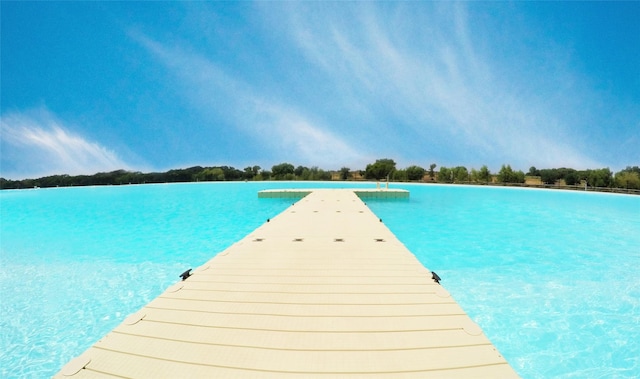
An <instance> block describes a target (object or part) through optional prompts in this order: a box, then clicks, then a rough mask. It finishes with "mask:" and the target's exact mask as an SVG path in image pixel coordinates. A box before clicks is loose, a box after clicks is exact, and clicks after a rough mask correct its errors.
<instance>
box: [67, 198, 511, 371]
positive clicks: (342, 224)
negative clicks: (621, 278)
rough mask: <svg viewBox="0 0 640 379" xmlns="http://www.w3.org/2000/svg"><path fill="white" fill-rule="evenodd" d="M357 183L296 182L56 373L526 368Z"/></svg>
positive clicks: (481, 369) (506, 369)
mask: <svg viewBox="0 0 640 379" xmlns="http://www.w3.org/2000/svg"><path fill="white" fill-rule="evenodd" d="M354 191H358V190H333V189H322V190H310V191H307V192H305V193H302V192H299V191H298V192H296V191H292V192H291V193H293V192H296V193H297V194H296V196H291V197H298V198H300V197H302V196H304V197H302V199H299V200H297V201H296V202H295V203H294V204H293V205H292V206H291V207H289V208H288V209H286V210H285V211H284V212H282V213H281V214H279V215H277V216H276V217H274V218H273V219H271V220H268V222H265V223H264V224H263V225H262V226H260V227H259V228H258V229H256V230H255V231H254V232H252V233H251V234H249V235H248V236H247V237H245V238H244V239H242V240H240V241H238V242H237V243H235V244H234V245H232V246H231V247H229V248H228V249H226V250H224V251H222V252H220V253H219V254H217V255H216V256H215V257H214V258H213V259H211V260H210V261H209V262H207V263H205V264H204V265H203V266H201V267H199V268H197V269H195V270H194V271H193V273H192V275H191V276H189V277H188V278H186V280H184V281H180V282H178V283H177V284H175V285H174V286H172V287H170V288H169V289H167V291H166V292H164V293H163V294H161V295H160V296H159V297H158V298H156V299H155V300H153V301H151V302H150V303H149V304H148V305H147V306H145V307H144V308H142V309H141V310H140V311H138V312H137V313H135V314H133V315H131V316H130V317H128V318H127V319H126V320H125V321H124V322H123V323H122V324H121V325H120V326H118V327H117V328H115V329H114V330H113V331H111V332H110V333H109V334H107V335H106V336H105V337H103V338H102V339H101V340H100V341H98V342H97V343H96V344H95V345H94V346H92V347H91V348H89V349H88V350H87V351H86V352H85V353H83V354H82V355H81V356H79V357H78V358H76V359H74V360H72V361H71V362H69V363H68V364H67V365H66V366H65V367H63V368H62V370H61V371H60V372H59V373H58V374H57V375H56V376H55V377H56V378H64V377H73V378H114V377H119V378H278V379H280V378H324V379H328V378H426V377H432V378H479V377H486V378H511V377H517V374H516V373H515V371H514V370H513V369H512V368H511V366H510V365H509V364H508V363H507V361H506V360H505V359H504V358H503V357H502V356H501V355H500V353H499V352H498V351H497V349H496V348H495V347H494V346H493V345H492V344H491V342H490V341H489V340H488V339H487V338H486V337H485V336H484V334H483V333H482V330H481V329H480V327H479V326H478V325H476V324H475V323H474V322H473V321H472V320H471V319H470V318H469V317H468V316H467V315H466V314H465V312H464V311H463V310H462V309H461V308H460V306H459V305H458V304H456V302H455V301H454V300H453V299H452V298H451V296H450V295H449V293H448V292H447V291H446V290H445V289H444V288H443V287H442V286H440V285H439V284H437V283H435V281H434V280H433V279H432V273H431V272H430V271H429V270H427V269H426V268H425V267H424V266H422V264H420V262H419V261H418V260H417V259H416V258H415V256H414V255H413V254H412V253H411V252H410V251H409V250H408V249H407V248H406V247H405V246H404V245H403V244H402V243H401V242H400V241H399V240H398V239H397V238H396V237H395V236H394V235H393V233H391V231H390V230H389V229H388V228H387V227H385V225H384V223H383V222H382V221H381V220H379V219H378V217H376V216H375V215H374V214H373V213H372V212H371V210H369V208H367V206H366V205H365V204H364V202H363V201H362V200H361V199H360V198H359V197H358V196H357V195H356V193H355V192H354ZM285 192H286V191H280V194H281V195H282V196H281V197H284V196H288V195H289V194H291V193H288V194H285ZM373 192H375V191H373ZM378 192H383V191H378ZM385 192H386V191H385ZM387 193H388V194H391V193H392V191H388V192H387ZM272 195H273V196H275V193H273V192H271V193H268V194H266V195H265V193H261V196H272ZM407 195H408V193H407ZM402 196H405V195H404V194H402ZM365 197H366V196H365ZM265 221H266V220H265Z"/></svg>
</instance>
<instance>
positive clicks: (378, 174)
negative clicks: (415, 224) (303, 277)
mask: <svg viewBox="0 0 640 379" xmlns="http://www.w3.org/2000/svg"><path fill="white" fill-rule="evenodd" d="M436 167H437V165H436V164H435V163H432V164H431V165H430V166H429V168H423V167H421V166H416V165H412V166H409V167H406V168H401V169H399V168H397V167H396V162H395V161H394V160H393V159H388V158H385V159H378V160H376V161H375V162H373V163H370V164H368V165H367V166H366V168H365V170H355V171H353V170H351V169H350V168H348V167H342V168H340V169H339V170H337V171H326V170H323V169H321V168H318V167H315V166H314V167H305V166H294V165H293V164H291V163H286V162H285V163H280V164H276V165H274V166H272V167H271V169H270V170H268V169H263V168H262V167H260V166H257V165H256V166H248V167H245V168H244V169H243V170H239V169H236V168H234V167H230V166H215V167H202V166H194V167H189V168H185V169H173V170H169V171H166V172H150V173H143V172H139V171H126V170H116V171H111V172H99V173H96V174H94V175H75V176H72V175H52V176H45V177H42V178H38V179H24V180H9V179H5V178H0V189H21V188H34V187H42V188H45V187H69V186H92V185H124V184H144V183H176V182H199V181H201V182H204V181H241V180H247V181H248V180H251V181H260V180H389V181H396V182H407V181H415V182H438V183H475V184H489V183H499V184H524V183H528V184H536V183H537V182H539V184H545V185H556V184H558V183H562V184H565V185H567V186H574V185H582V184H583V183H585V184H586V185H588V186H591V187H603V188H623V189H634V190H640V167H638V166H633V167H631V166H629V167H627V168H625V169H624V170H621V171H619V172H617V173H615V174H614V173H613V172H611V170H609V169H608V168H602V169H592V170H574V169H571V168H552V169H541V170H538V169H537V168H535V167H531V168H529V171H528V172H527V173H526V174H525V173H524V172H523V171H520V170H517V171H516V170H514V169H512V168H511V166H510V165H502V167H501V168H500V170H499V171H498V172H497V173H492V172H491V171H490V170H489V169H488V168H487V166H486V165H483V166H482V167H480V169H475V168H472V169H471V170H469V169H467V168H466V167H465V166H457V167H440V168H439V169H438V170H437V171H436V170H435V169H436Z"/></svg>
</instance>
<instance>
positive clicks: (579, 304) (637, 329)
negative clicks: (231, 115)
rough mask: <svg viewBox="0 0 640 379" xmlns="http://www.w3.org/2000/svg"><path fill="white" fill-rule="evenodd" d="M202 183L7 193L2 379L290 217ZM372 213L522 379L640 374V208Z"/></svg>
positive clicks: (45, 362) (93, 333)
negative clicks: (266, 225) (434, 275)
mask: <svg viewBox="0 0 640 379" xmlns="http://www.w3.org/2000/svg"><path fill="white" fill-rule="evenodd" d="M327 186H334V187H335V186H337V187H345V186H346V187H354V186H360V187H368V188H372V187H373V185H372V184H353V183H347V184H338V183H283V182H279V183H193V184H171V185H145V186H122V187H121V186H117V187H88V188H55V189H40V190H23V191H2V192H0V212H1V223H0V330H1V331H2V332H1V334H0V377H3V378H5V377H6V378H14V377H15V378H18V377H20V378H41V377H48V376H51V375H53V374H54V373H56V372H57V371H58V370H59V369H60V367H61V366H62V365H64V364H65V363H66V362H67V361H68V360H70V359H71V358H73V357H75V356H77V355H78V354H80V353H82V352H83V351H84V350H86V349H87V348H88V347H89V346H91V345H92V344H93V343H95V342H96V341H97V340H98V339H99V338H100V337H102V336H103V335H104V334H106V333H107V332H108V331H110V330H111V329H112V328H114V327H115V326H117V325H118V324H119V323H120V322H121V321H122V320H123V319H124V318H125V317H126V316H127V315H128V314H130V313H132V312H134V311H136V310H137V309H139V308H140V307H142V306H143V305H144V304H146V303H147V302H149V301H150V300H151V299H153V298H155V297H156V296H158V295H159V294H160V293H161V292H163V291H164V289H166V287H168V286H169V285H171V284H173V283H174V282H176V281H177V280H179V279H178V277H177V276H178V275H179V274H180V273H181V272H182V271H184V270H185V269H187V268H192V267H197V266H199V265H200V264H202V263H204V262H206V261H207V260H209V259H211V257H213V256H214V255H215V254H216V253H218V252H220V251H222V250H224V249H225V248H226V247H228V246H229V245H231V244H232V243H233V242H235V241H237V240H239V239H241V238H243V237H244V236H245V235H246V234H248V233H249V232H251V231H252V230H253V229H255V228H256V227H258V226H259V225H260V224H262V223H263V222H264V221H265V220H266V219H267V218H271V217H273V216H275V215H276V214H278V213H279V212H281V211H282V210H284V209H286V207H288V206H289V205H290V203H291V201H290V200H282V199H258V198H257V194H256V193H257V191H258V190H261V189H268V188H292V187H295V188H301V187H327ZM393 187H400V188H405V189H408V190H410V191H411V199H410V200H408V201H407V200H405V201H371V200H368V201H367V204H368V205H369V206H370V208H371V209H372V210H373V211H374V212H375V213H376V214H377V215H378V216H379V217H381V218H382V219H383V221H384V222H385V224H386V225H387V226H388V227H389V228H390V229H391V230H392V231H393V232H394V233H395V234H396V235H397V236H398V238H399V239H400V240H401V241H402V242H404V243H405V244H406V245H407V247H408V248H409V249H410V250H411V251H413V252H414V253H415V254H416V256H417V257H418V258H419V259H420V261H421V262H422V263H423V264H424V265H425V266H427V267H428V268H429V269H432V270H434V271H437V272H438V274H439V275H440V276H441V277H442V279H443V281H442V284H443V285H444V286H445V287H446V288H447V289H448V290H449V291H450V292H451V293H452V294H453V296H454V297H455V298H456V300H457V301H458V302H459V303H460V304H461V305H462V307H463V308H464V309H465V310H466V311H467V312H468V313H469V315H470V316H471V317H472V318H473V319H474V320H475V321H476V322H478V323H479V324H480V325H481V326H482V327H483V329H484V331H485V333H486V334H487V336H488V337H489V338H490V339H491V341H492V342H493V343H494V344H495V345H496V346H497V347H498V349H499V350H500V351H501V353H503V355H504V356H505V357H506V358H507V359H508V360H509V362H510V363H511V364H512V366H513V367H514V368H515V369H516V371H518V373H519V374H520V375H521V376H523V377H524V378H549V377H562V378H600V377H601V378H616V377H617V378H635V377H639V376H640V358H639V357H640V326H639V325H640V275H639V274H638V273H637V271H638V269H637V268H638V267H639V266H640V197H634V196H623V195H611V194H596V193H582V192H560V191H543V190H523V189H509V188H483V187H459V186H439V185H394V186H393Z"/></svg>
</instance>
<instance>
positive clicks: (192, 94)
mask: <svg viewBox="0 0 640 379" xmlns="http://www.w3.org/2000/svg"><path fill="white" fill-rule="evenodd" d="M132 37H133V38H134V39H136V40H137V41H138V42H139V43H141V44H142V45H143V46H144V47H145V48H146V49H147V50H149V51H150V52H151V53H152V54H153V55H154V56H155V57H156V58H157V59H159V60H160V61H161V62H162V63H163V64H164V65H165V66H166V67H167V68H169V69H170V70H171V72H172V74H173V75H175V76H176V77H177V78H179V83H180V84H179V86H182V90H183V92H182V93H183V95H184V96H185V97H186V98H188V99H189V101H190V103H191V105H192V106H193V107H194V108H196V109H197V110H199V111H200V112H201V113H202V114H203V115H204V116H205V118H209V119H210V120H211V123H212V124H215V123H216V121H217V120H218V118H219V117H222V118H224V119H226V120H227V121H228V122H229V123H231V124H232V125H233V126H234V127H235V128H236V129H237V130H238V131H240V132H242V133H244V134H246V135H248V136H251V137H252V138H253V139H254V140H256V141H258V142H260V145H261V147H266V148H268V149H271V150H272V151H274V152H275V153H276V155H277V156H278V157H279V159H282V160H287V159H289V160H294V161H295V162H296V163H300V164H311V165H319V166H322V167H337V165H344V164H345V162H357V163H360V164H362V163H364V161H365V158H363V156H362V154H361V153H360V152H359V151H358V150H357V149H356V148H354V147H353V146H352V145H351V144H349V143H348V142H347V141H346V140H345V139H344V138H342V137H341V136H339V135H338V134H336V133H335V132H333V131H331V130H330V128H328V127H326V126H325V125H323V124H322V123H321V122H318V121H316V120H315V117H314V116H315V115H314V114H313V113H312V112H308V113H305V111H304V110H301V109H296V107H295V105H293V104H283V103H282V102H280V101H278V99H277V98H274V97H273V96H272V94H271V93H269V92H268V91H266V90H264V89H260V88H255V87H253V86H251V85H250V84H248V83H247V82H245V81H243V80H242V79H241V78H237V77H232V76H231V75H229V74H228V73H227V72H226V71H225V70H224V69H223V68H222V67H220V66H219V65H218V64H216V63H215V62H213V61H211V60H209V59H207V58H206V57H204V56H202V55H200V54H196V53H193V52H189V51H187V49H185V48H181V47H168V46H165V45H163V44H161V43H159V42H157V41H154V40H151V39H150V38H148V37H146V36H144V35H141V34H132Z"/></svg>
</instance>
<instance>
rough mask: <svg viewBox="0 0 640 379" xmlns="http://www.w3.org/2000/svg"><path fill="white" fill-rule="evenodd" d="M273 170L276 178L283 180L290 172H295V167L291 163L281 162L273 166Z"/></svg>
mask: <svg viewBox="0 0 640 379" xmlns="http://www.w3.org/2000/svg"><path fill="white" fill-rule="evenodd" d="M271 172H272V175H273V177H274V179H276V180H283V179H286V178H287V175H288V174H291V175H293V174H294V168H293V165H292V164H291V163H280V164H277V165H275V166H273V167H271Z"/></svg>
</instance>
